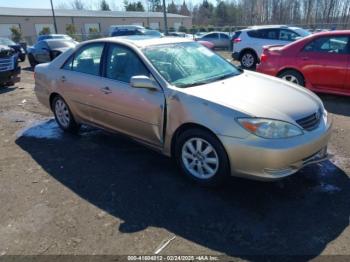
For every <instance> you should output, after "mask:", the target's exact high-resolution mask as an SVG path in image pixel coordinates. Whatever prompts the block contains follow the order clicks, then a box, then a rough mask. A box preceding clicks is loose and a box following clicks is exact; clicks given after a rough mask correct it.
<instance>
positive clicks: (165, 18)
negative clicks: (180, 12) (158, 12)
mask: <svg viewBox="0 0 350 262" xmlns="http://www.w3.org/2000/svg"><path fill="white" fill-rule="evenodd" d="M163 15H164V34H165V35H168V19H167V17H166V6H165V0H163Z"/></svg>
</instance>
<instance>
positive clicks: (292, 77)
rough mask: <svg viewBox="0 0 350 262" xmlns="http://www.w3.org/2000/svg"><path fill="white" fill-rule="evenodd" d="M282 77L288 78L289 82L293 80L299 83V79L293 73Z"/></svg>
mask: <svg viewBox="0 0 350 262" xmlns="http://www.w3.org/2000/svg"><path fill="white" fill-rule="evenodd" d="M282 79H283V80H286V81H288V82H292V83H294V84H297V85H299V81H298V79H297V78H296V77H295V76H293V75H285V76H283V77H282Z"/></svg>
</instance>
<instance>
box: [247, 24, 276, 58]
mask: <svg viewBox="0 0 350 262" xmlns="http://www.w3.org/2000/svg"><path fill="white" fill-rule="evenodd" d="M248 35H249V36H251V37H253V38H254V39H253V41H252V44H253V46H252V47H253V48H254V50H255V51H256V52H257V55H258V57H260V56H261V54H262V52H263V47H264V46H266V45H276V44H278V43H279V29H275V28H271V29H270V28H269V29H258V30H254V31H249V32H248Z"/></svg>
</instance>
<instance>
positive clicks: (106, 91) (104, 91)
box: [100, 86, 112, 95]
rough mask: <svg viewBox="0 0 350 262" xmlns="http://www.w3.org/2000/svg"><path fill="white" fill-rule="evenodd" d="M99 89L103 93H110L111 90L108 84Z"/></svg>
mask: <svg viewBox="0 0 350 262" xmlns="http://www.w3.org/2000/svg"><path fill="white" fill-rule="evenodd" d="M100 90H101V92H103V93H105V94H106V95H107V94H110V93H112V90H111V89H110V88H109V87H108V86H105V87H103V88H101V89H100Z"/></svg>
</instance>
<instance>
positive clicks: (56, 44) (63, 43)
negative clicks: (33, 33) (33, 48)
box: [47, 39, 76, 49]
mask: <svg viewBox="0 0 350 262" xmlns="http://www.w3.org/2000/svg"><path fill="white" fill-rule="evenodd" d="M47 44H48V45H49V47H50V48H51V49H54V48H63V47H75V45H76V44H75V42H74V41H71V40H63V39H62V40H50V41H47Z"/></svg>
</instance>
